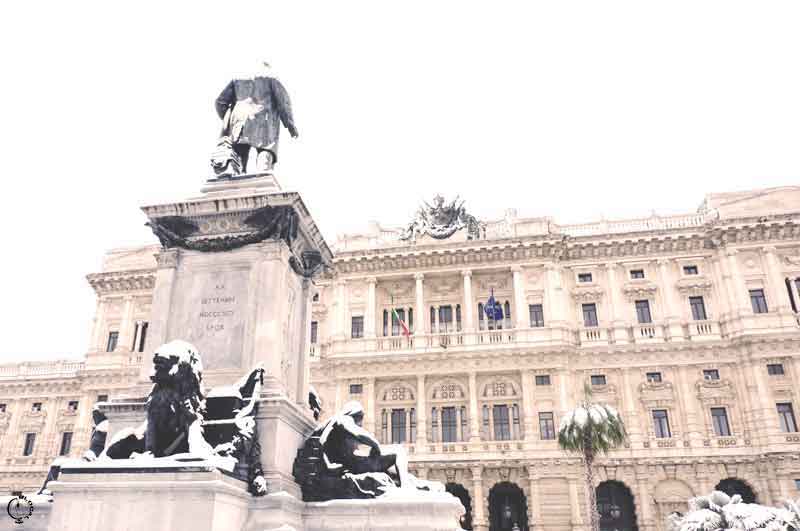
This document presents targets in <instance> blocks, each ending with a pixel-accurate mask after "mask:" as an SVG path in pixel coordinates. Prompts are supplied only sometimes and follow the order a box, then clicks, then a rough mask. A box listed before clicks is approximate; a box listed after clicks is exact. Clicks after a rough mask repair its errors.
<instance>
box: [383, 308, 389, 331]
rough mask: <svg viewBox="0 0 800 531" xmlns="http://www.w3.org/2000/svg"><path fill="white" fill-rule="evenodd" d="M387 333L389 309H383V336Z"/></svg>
mask: <svg viewBox="0 0 800 531" xmlns="http://www.w3.org/2000/svg"><path fill="white" fill-rule="evenodd" d="M388 335H389V311H388V310H383V337H386V336H388Z"/></svg>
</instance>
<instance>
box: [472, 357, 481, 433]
mask: <svg viewBox="0 0 800 531" xmlns="http://www.w3.org/2000/svg"><path fill="white" fill-rule="evenodd" d="M480 440H481V424H480V413H479V411H478V375H477V374H475V373H474V372H471V373H469V442H480Z"/></svg>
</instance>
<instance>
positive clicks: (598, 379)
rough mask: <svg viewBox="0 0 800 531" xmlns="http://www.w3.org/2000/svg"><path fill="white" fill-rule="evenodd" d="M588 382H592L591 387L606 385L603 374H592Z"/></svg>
mask: <svg viewBox="0 0 800 531" xmlns="http://www.w3.org/2000/svg"><path fill="white" fill-rule="evenodd" d="M589 380H590V381H591V382H592V385H605V384H606V375H605V374H593V375H592V376H591V377H590V378H589Z"/></svg>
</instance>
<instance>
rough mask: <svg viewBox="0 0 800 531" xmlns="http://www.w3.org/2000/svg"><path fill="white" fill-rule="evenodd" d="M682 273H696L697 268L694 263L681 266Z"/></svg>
mask: <svg viewBox="0 0 800 531" xmlns="http://www.w3.org/2000/svg"><path fill="white" fill-rule="evenodd" d="M683 274H684V275H697V274H698V270H697V266H696V265H687V266H683Z"/></svg>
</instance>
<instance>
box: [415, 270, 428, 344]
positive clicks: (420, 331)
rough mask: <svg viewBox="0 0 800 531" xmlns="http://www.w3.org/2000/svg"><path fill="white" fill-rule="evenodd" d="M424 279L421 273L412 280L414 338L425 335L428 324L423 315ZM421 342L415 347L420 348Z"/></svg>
mask: <svg viewBox="0 0 800 531" xmlns="http://www.w3.org/2000/svg"><path fill="white" fill-rule="evenodd" d="M424 278H425V275H424V274H422V273H417V274H415V275H414V280H415V281H416V309H415V312H416V314H417V315H416V324H415V325H414V335H415V336H422V335H425V328H426V325H425V323H427V322H428V319H427V318H426V315H425V291H424V287H423V285H422V280H423V279H424ZM421 346H422V342H421V341H418V342H417V347H421Z"/></svg>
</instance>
